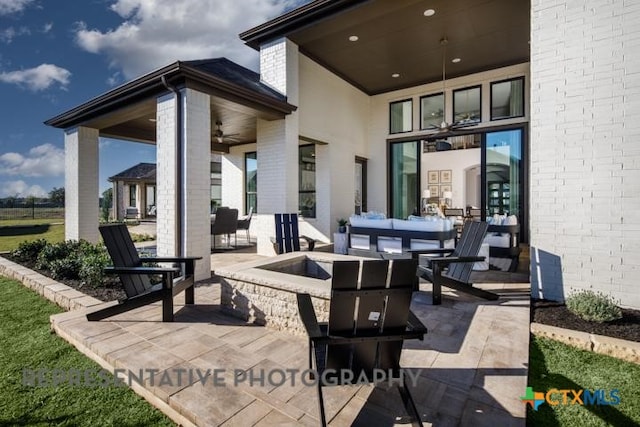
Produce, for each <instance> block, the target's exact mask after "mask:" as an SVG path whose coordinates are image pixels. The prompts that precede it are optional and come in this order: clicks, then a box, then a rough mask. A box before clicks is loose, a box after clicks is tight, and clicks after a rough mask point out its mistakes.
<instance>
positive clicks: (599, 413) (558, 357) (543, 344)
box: [523, 337, 640, 427]
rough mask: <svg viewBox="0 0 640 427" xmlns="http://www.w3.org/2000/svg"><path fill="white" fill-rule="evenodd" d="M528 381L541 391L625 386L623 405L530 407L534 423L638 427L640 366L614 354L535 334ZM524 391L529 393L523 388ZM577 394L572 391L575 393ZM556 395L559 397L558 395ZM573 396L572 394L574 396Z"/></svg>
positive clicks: (529, 415) (529, 422) (529, 419)
mask: <svg viewBox="0 0 640 427" xmlns="http://www.w3.org/2000/svg"><path fill="white" fill-rule="evenodd" d="M529 360H530V367H529V382H528V385H529V386H530V387H531V388H532V389H533V391H537V392H545V393H546V392H547V391H549V390H551V389H554V388H555V389H558V390H562V389H568V390H576V391H578V390H582V389H590V390H594V389H604V390H605V392H606V395H607V400H609V401H611V399H610V398H609V392H610V391H611V390H613V389H618V390H619V394H618V395H619V397H620V404H619V405H615V406H614V405H610V406H604V405H603V406H596V405H585V406H581V405H578V404H575V405H557V406H555V407H552V406H551V405H549V404H548V403H543V404H542V405H540V407H539V408H538V410H537V411H533V410H531V408H529V407H527V425H530V426H545V427H547V426H581V427H586V426H608V425H610V426H633V425H640V366H639V365H636V364H633V363H628V362H623V361H621V360H618V359H615V358H613V357H609V356H603V355H600V354H597V353H593V352H590V351H584V350H578V349H576V348H574V347H570V346H567V345H565V344H562V343H559V342H557V341H553V340H549V339H545V338H538V337H534V338H533V339H532V341H531V345H530V354H529ZM523 395H524V393H523ZM569 396H570V397H573V395H572V394H569ZM553 398H554V399H555V397H553ZM569 400H571V399H569Z"/></svg>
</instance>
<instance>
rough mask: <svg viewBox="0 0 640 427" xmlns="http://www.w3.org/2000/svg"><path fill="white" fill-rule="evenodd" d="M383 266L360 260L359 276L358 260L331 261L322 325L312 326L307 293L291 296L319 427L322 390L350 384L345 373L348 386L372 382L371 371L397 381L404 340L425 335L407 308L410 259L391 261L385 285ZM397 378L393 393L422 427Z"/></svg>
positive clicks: (412, 264) (411, 273) (313, 318)
mask: <svg viewBox="0 0 640 427" xmlns="http://www.w3.org/2000/svg"><path fill="white" fill-rule="evenodd" d="M389 262H390V261H389V260H366V261H362V271H361V272H360V271H359V270H360V261H336V262H334V264H333V275H332V283H331V304H330V309H329V322H328V323H321V324H319V323H318V320H317V318H316V315H315V311H314V309H313V305H312V302H311V296H310V295H309V294H298V295H297V299H298V311H299V313H300V318H301V320H302V322H303V324H304V326H305V329H306V331H307V334H308V336H309V369H314V365H315V373H316V375H317V378H316V379H317V388H318V403H319V407H320V421H321V423H322V425H323V426H324V425H326V424H327V419H326V415H325V411H324V399H323V395H322V387H325V386H328V385H344V384H351V383H353V382H346V383H341V382H340V381H341V380H342V379H347V378H348V377H349V376H351V375H349V373H350V374H352V375H353V380H352V381H355V380H357V379H358V378H363V376H364V377H366V378H367V379H368V380H369V381H370V382H372V381H374V373H375V372H376V370H383V371H385V372H392V373H393V375H394V378H399V377H400V375H401V368H400V353H401V352H402V344H403V342H404V340H408V339H420V340H422V339H423V337H424V334H425V333H427V328H426V327H425V326H424V325H423V324H422V323H421V322H420V320H419V319H418V318H417V317H416V316H415V315H414V314H413V313H412V312H411V310H410V309H409V305H410V303H411V295H412V293H413V282H414V278H415V271H416V265H417V264H416V260H414V259H401V260H394V261H392V264H391V267H392V268H391V277H390V279H389V283H388V286H387V275H388V272H389ZM359 275H361V284H360V287H358V277H359ZM356 307H357V312H356V310H355V308H356ZM354 312H355V315H354ZM314 362H315V363H314ZM377 372H381V371H377ZM345 373H346V375H345ZM403 379H404V381H403V382H402V383H401V384H399V385H398V388H399V391H400V395H401V397H402V400H403V403H404V406H405V408H406V410H407V413H408V414H410V415H412V416H413V417H415V419H416V423H418V424H419V425H422V424H421V420H420V416H419V414H418V411H417V408H416V406H415V404H414V401H413V398H412V397H411V394H410V391H409V388H408V387H407V383H406V378H405V377H404V376H403Z"/></svg>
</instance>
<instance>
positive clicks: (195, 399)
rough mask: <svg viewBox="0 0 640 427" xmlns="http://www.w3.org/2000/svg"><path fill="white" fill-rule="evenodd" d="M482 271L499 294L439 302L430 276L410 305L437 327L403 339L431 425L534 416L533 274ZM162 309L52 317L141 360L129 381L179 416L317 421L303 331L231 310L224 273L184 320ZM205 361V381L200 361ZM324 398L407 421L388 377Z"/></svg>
mask: <svg viewBox="0 0 640 427" xmlns="http://www.w3.org/2000/svg"><path fill="white" fill-rule="evenodd" d="M261 258H263V257H262V256H261V255H258V254H255V253H243V252H235V253H233V252H230V253H228V254H216V255H213V256H212V257H211V262H212V268H213V269H214V270H218V269H224V268H226V266H229V265H237V264H238V263H243V262H244V263H249V264H250V263H251V262H252V261H255V260H256V259H261ZM498 277H501V278H502V279H503V280H505V279H506V280H508V281H510V282H511V283H504V282H501V281H500V279H498ZM496 279H497V280H496ZM522 279H524V280H522ZM483 282H484V283H481V284H479V286H480V287H482V288H483V289H487V290H491V291H495V292H497V293H499V294H500V296H501V298H500V300H499V301H492V302H489V301H484V300H480V299H477V298H474V297H470V296H467V295H464V294H457V293H455V292H445V294H444V300H443V304H442V305H440V306H432V305H431V303H430V301H431V298H430V291H431V290H430V284H428V283H422V284H421V286H420V292H418V293H416V294H415V295H414V299H413V302H412V310H413V311H414V312H415V313H416V315H417V316H418V317H419V318H420V319H421V320H422V321H423V322H424V323H425V325H426V326H427V327H428V329H429V333H428V334H427V335H426V337H425V340H424V341H422V342H419V341H415V342H411V343H410V342H406V343H405V346H404V350H403V354H402V361H401V365H402V366H403V367H404V368H407V369H409V370H410V371H411V372H412V373H413V374H415V375H416V377H417V382H416V384H415V386H414V387H413V388H412V394H413V396H414V399H415V400H416V404H417V406H418V410H419V411H420V413H421V414H422V420H423V422H424V423H425V425H458V424H460V425H474V426H495V425H513V426H524V425H525V405H524V404H523V403H522V402H521V401H520V396H521V395H522V393H523V390H524V389H525V388H526V384H527V372H528V343H529V329H528V325H529V284H528V283H527V281H526V274H524V275H522V274H520V275H518V274H512V275H511V276H505V275H504V274H498V275H495V274H494V275H491V274H490V273H489V274H488V275H486V276H485V279H484V280H483ZM160 313H161V309H160V307H159V305H151V306H147V307H143V308H140V309H136V310H134V311H130V312H128V313H124V314H121V315H119V316H116V317H113V318H111V319H108V320H105V321H101V322H87V320H86V318H85V317H84V314H85V310H80V311H71V312H67V313H63V314H60V315H55V316H53V317H52V326H53V329H54V330H55V332H56V333H57V334H59V335H60V336H62V337H64V338H65V339H67V340H68V341H70V342H71V343H72V344H73V345H75V346H76V347H77V348H79V349H80V350H81V351H83V352H84V353H85V354H87V355H88V356H89V357H91V358H92V359H94V360H96V361H97V362H98V363H99V364H100V365H101V366H102V367H103V368H105V369H107V370H110V371H113V370H114V369H119V370H120V372H122V373H125V374H128V373H129V372H131V373H133V374H135V375H138V374H139V373H140V371H141V370H142V372H143V380H142V381H140V382H138V381H133V382H132V388H133V389H134V390H136V392H137V393H139V394H140V395H142V396H143V397H144V398H145V399H147V400H148V401H150V402H151V403H153V404H154V405H155V406H157V407H158V408H160V409H161V410H162V411H163V412H165V413H166V414H167V415H169V416H170V417H171V418H172V419H173V420H174V421H176V422H177V423H180V424H181V425H184V426H189V425H197V426H214V425H242V426H247V425H256V426H276V425H283V424H287V425H317V424H318V401H317V395H316V390H315V387H313V386H308V385H305V384H304V383H302V381H301V376H300V373H301V372H302V371H304V370H305V369H307V345H308V343H307V340H306V338H304V337H302V336H299V335H294V334H290V333H285V332H280V331H275V330H273V329H270V328H268V327H261V326H255V325H252V324H247V323H244V322H242V321H240V320H238V319H237V318H234V317H230V316H227V315H225V314H223V313H222V311H221V310H220V285H219V283H218V279H217V278H216V277H215V276H214V277H213V278H211V279H209V280H206V281H202V282H200V283H199V285H198V286H197V288H196V305H194V306H184V305H182V302H181V301H180V300H179V299H178V300H177V304H176V318H175V322H173V323H162V322H160V321H159V320H160V315H161V314H160ZM207 370H210V375H209V376H208V380H206V381H204V384H203V380H202V379H199V377H198V375H197V373H198V372H200V373H204V372H206V371H207ZM216 370H217V371H216ZM152 371H153V373H154V379H153V380H152V378H151V372H152ZM188 372H191V373H192V374H193V376H192V377H191V378H190V379H189V375H188V374H187V373H188ZM280 373H285V376H284V377H282V376H281V375H280ZM251 374H253V375H255V380H254V381H253V382H250V381H249V379H248V378H249V375H251ZM261 374H262V375H264V381H263V382H264V383H261V382H260V380H259V379H258V377H259V375H261ZM165 375H166V376H165ZM245 375H246V376H245ZM269 375H272V377H271V380H269V379H268V378H269ZM161 378H164V382H163V381H161V380H160V379H161ZM241 378H244V379H241ZM214 379H215V381H214ZM294 381H295V384H294ZM325 402H326V403H325V405H326V408H327V416H328V419H329V424H330V425H334V426H350V425H389V426H391V425H404V424H407V422H408V421H409V420H408V417H407V414H406V413H405V412H404V407H403V404H402V402H401V399H400V398H399V394H398V392H397V389H396V388H394V387H391V388H389V387H388V386H387V385H384V384H382V385H378V386H377V387H373V386H370V385H362V386H343V387H329V388H327V390H326V394H325Z"/></svg>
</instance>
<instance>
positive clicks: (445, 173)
mask: <svg viewBox="0 0 640 427" xmlns="http://www.w3.org/2000/svg"><path fill="white" fill-rule="evenodd" d="M440 184H451V169H445V170H441V171H440ZM449 191H451V189H449Z"/></svg>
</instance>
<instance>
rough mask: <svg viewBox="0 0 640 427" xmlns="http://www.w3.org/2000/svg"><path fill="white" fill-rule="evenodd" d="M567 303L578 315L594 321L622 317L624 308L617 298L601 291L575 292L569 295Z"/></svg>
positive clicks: (601, 321)
mask: <svg viewBox="0 0 640 427" xmlns="http://www.w3.org/2000/svg"><path fill="white" fill-rule="evenodd" d="M566 305H567V308H568V309H569V311H571V312H572V313H573V314H575V315H576V316H578V317H580V318H581V319H584V320H589V321H592V322H598V323H603V322H610V321H612V320H616V319H620V318H622V310H621V309H620V307H618V306H617V304H616V302H615V300H614V299H613V298H612V297H611V296H608V295H605V294H603V293H601V292H598V293H596V292H593V291H590V290H581V291H577V292H574V293H573V294H571V295H570V296H569V297H567V301H566Z"/></svg>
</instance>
